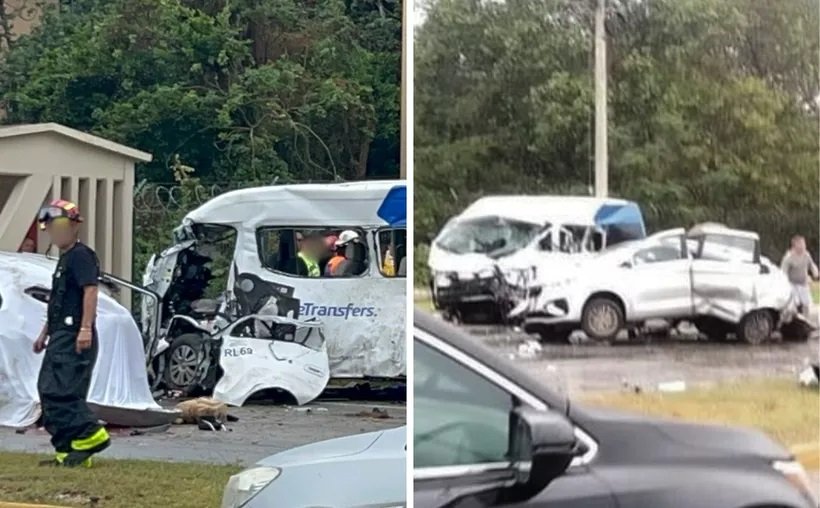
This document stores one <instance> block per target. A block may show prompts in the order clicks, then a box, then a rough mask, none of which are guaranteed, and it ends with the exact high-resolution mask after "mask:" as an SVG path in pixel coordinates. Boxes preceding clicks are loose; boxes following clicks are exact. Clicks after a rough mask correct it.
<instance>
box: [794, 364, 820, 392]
mask: <svg viewBox="0 0 820 508" xmlns="http://www.w3.org/2000/svg"><path fill="white" fill-rule="evenodd" d="M798 379H799V380H800V386H804V387H806V388H817V387H819V386H820V363H813V364H811V365H809V366H808V367H806V368H805V369H803V370H802V371H800V376H799V378H798Z"/></svg>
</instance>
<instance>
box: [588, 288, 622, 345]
mask: <svg viewBox="0 0 820 508" xmlns="http://www.w3.org/2000/svg"><path fill="white" fill-rule="evenodd" d="M623 327H624V312H623V310H621V306H620V305H619V304H618V302H616V301H615V300H613V299H611V298H594V299H592V300H590V301H589V302H588V303H587V304H586V305H585V306H584V312H583V313H582V314H581V328H583V330H584V333H585V334H587V337H589V338H590V339H594V340H600V341H609V340H613V339H615V338H616V337H617V336H618V332H620V331H621V329H622V328H623Z"/></svg>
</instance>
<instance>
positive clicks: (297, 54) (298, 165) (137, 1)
mask: <svg viewBox="0 0 820 508" xmlns="http://www.w3.org/2000/svg"><path fill="white" fill-rule="evenodd" d="M10 44H11V47H10V50H9V52H8V54H7V56H6V58H5V60H4V61H3V62H2V64H0V94H2V95H0V97H2V100H3V102H4V105H5V109H6V111H7V118H6V120H5V121H6V122H10V123H17V122H45V121H49V122H59V123H62V124H65V125H68V126H71V127H75V128H78V129H81V130H85V131H90V132H93V133H95V134H98V135H101V136H104V137H107V138H109V139H112V140H115V141H118V142H121V143H125V144H128V145H132V146H135V147H138V148H141V149H143V150H146V151H149V152H151V153H152V154H153V155H154V158H155V159H154V162H152V163H151V164H147V165H144V166H142V167H141V168H140V170H139V175H138V176H139V177H140V178H147V179H148V180H149V181H162V182H168V181H170V180H171V174H170V172H169V168H170V166H171V164H172V161H173V160H174V159H175V158H177V157H178V158H179V159H180V160H182V161H183V162H184V163H185V164H187V165H189V166H192V167H194V168H196V174H197V176H198V177H199V178H200V179H202V181H204V182H209V181H235V180H242V181H246V182H249V183H252V182H266V183H267V182H270V181H271V180H272V179H274V178H279V179H281V181H299V180H326V181H327V180H336V179H361V178H365V177H375V176H397V175H398V163H399V161H398V157H399V149H398V146H399V145H398V143H399V140H398V138H399V107H400V105H399V84H400V61H401V53H400V52H401V5H400V4H398V3H397V1H396V0H311V1H301V0H264V1H263V0H233V1H229V0H73V1H72V2H70V3H62V4H61V6H60V7H59V8H58V9H53V10H51V11H50V12H48V14H47V15H46V16H45V18H44V20H43V23H42V25H41V26H40V27H39V28H38V29H37V30H36V31H35V32H34V33H33V34H32V35H30V36H23V37H20V38H18V39H16V40H14V41H13V42H11V43H10Z"/></svg>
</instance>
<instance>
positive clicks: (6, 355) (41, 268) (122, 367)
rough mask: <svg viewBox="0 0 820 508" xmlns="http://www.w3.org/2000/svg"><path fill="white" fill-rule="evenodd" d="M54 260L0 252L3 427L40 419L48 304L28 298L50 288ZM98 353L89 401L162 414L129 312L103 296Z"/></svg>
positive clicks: (0, 411)
mask: <svg viewBox="0 0 820 508" xmlns="http://www.w3.org/2000/svg"><path fill="white" fill-rule="evenodd" d="M54 266H55V261H53V260H50V259H48V258H46V257H43V256H37V255H32V254H12V253H0V298H2V302H0V426H8V427H23V426H27V425H30V424H32V423H34V422H35V421H37V419H38V418H39V416H40V404H39V398H38V396H37V376H38V373H39V371H40V364H41V363H42V361H43V354H39V355H36V354H34V352H33V351H32V344H33V343H34V340H35V339H36V338H37V335H38V334H39V332H40V330H41V329H42V326H43V324H44V323H45V316H46V305H45V303H42V302H40V301H38V300H37V299H35V298H33V297H31V296H29V295H28V294H26V292H25V291H26V289H28V288H32V287H41V288H45V289H50V288H51V274H52V272H53V271H54ZM97 329H98V332H99V339H100V346H99V347H100V349H99V354H98V355H97V364H96V366H95V368H94V375H93V377H92V379H91V388H90V390H89V394H88V400H89V402H93V403H95V404H98V405H100V406H109V407H117V408H124V409H132V410H152V411H161V410H162V408H161V407H160V406H159V405H157V403H156V402H155V401H154V399H153V397H151V390H150V388H149V387H148V376H147V374H146V370H145V354H144V352H143V344H142V337H141V336H140V333H139V330H138V329H137V325H136V323H134V320H133V318H132V317H131V314H130V313H129V312H128V311H127V310H126V309H125V308H124V307H122V306H121V305H120V304H119V303H117V302H116V301H115V300H114V299H112V298H110V297H108V296H106V295H104V294H102V293H101V294H100V300H99V307H98V311H97Z"/></svg>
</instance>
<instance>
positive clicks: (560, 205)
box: [427, 196, 646, 318]
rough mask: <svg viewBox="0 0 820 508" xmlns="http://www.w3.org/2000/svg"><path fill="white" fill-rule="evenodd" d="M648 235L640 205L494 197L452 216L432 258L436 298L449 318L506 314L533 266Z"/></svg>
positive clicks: (553, 264) (596, 200)
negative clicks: (485, 311) (483, 311)
mask: <svg viewBox="0 0 820 508" xmlns="http://www.w3.org/2000/svg"><path fill="white" fill-rule="evenodd" d="M645 236H646V229H645V226H644V221H643V215H642V214H641V210H640V208H639V207H638V205H637V204H636V203H634V202H631V201H624V200H620V199H600V198H592V197H572V196H490V197H485V198H481V199H479V200H478V201H476V202H475V203H473V204H472V205H470V206H469V207H467V209H465V210H464V211H463V212H462V213H461V214H460V215H458V216H457V217H455V218H453V219H451V220H450V221H449V222H448V223H447V224H446V225H445V226H444V228H443V229H442V230H441V232H440V233H439V234H438V235H437V236H436V238H435V239H434V240H433V242H432V245H431V248H430V256H429V258H428V261H427V264H428V266H429V267H430V272H431V274H432V277H431V281H430V290H431V294H432V297H433V303H434V305H435V306H436V308H437V309H439V310H441V311H442V312H443V313H444V314H445V316H448V317H449V316H454V317H455V316H459V317H465V318H466V317H468V316H469V314H471V313H472V312H474V311H475V310H476V309H479V310H481V309H482V307H483V308H484V309H486V308H488V307H489V308H490V309H492V310H495V309H500V314H501V316H500V317H502V318H503V315H504V314H506V312H507V311H509V310H510V308H511V305H512V304H513V303H515V302H516V300H520V298H521V297H522V296H523V293H524V291H525V284H526V280H527V279H528V278H529V276H530V272H531V270H532V267H533V266H541V265H549V266H551V267H555V269H556V270H560V268H558V267H560V266H562V265H564V264H571V263H574V262H575V261H576V260H577V259H582V258H586V257H589V256H592V255H594V254H595V253H597V252H598V251H600V250H602V249H605V248H607V247H609V246H612V245H616V244H618V243H620V242H624V241H628V240H638V239H641V238H644V237H645Z"/></svg>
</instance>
